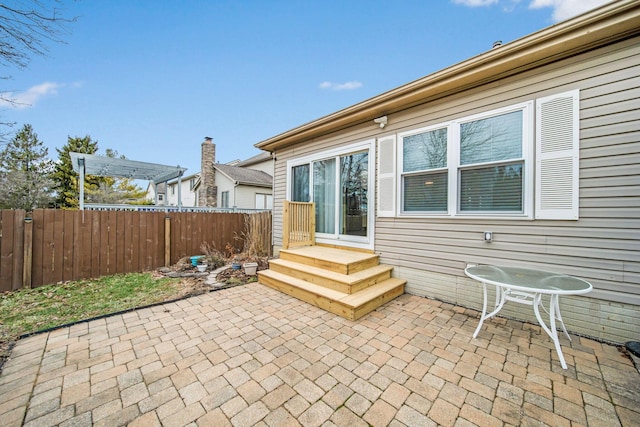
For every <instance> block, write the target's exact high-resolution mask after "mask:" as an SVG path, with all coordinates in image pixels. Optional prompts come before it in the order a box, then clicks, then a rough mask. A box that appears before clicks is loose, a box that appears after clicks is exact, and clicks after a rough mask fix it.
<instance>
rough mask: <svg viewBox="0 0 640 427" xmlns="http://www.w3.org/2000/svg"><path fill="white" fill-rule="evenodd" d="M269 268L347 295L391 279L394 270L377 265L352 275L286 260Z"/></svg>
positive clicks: (276, 261)
mask: <svg viewBox="0 0 640 427" xmlns="http://www.w3.org/2000/svg"><path fill="white" fill-rule="evenodd" d="M269 268H270V269H271V270H273V271H277V272H279V273H283V274H286V275H288V276H292V277H296V278H298V279H302V280H306V281H307V282H311V283H315V284H316V285H321V286H325V287H327V288H330V289H333V290H336V291H340V292H343V293H345V294H353V293H356V292H358V291H361V290H362V289H365V288H367V287H369V286H371V285H375V284H376V283H378V282H381V281H382V280H385V279H388V278H390V277H391V270H393V267H392V266H390V265H376V266H373V267H370V268H367V269H366V270H361V271H357V272H355V273H352V274H342V273H336V272H334V271H329V270H325V269H322V268H318V267H314V266H312V265H307V264H300V263H298V262H295V261H289V260H286V259H273V260H271V261H269Z"/></svg>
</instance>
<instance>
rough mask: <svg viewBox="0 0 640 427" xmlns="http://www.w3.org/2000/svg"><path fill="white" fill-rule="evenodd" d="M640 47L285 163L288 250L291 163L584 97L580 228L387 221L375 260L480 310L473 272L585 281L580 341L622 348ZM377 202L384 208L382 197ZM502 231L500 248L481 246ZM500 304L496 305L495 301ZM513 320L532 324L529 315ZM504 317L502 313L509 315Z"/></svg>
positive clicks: (639, 277)
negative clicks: (468, 270) (514, 271)
mask: <svg viewBox="0 0 640 427" xmlns="http://www.w3.org/2000/svg"><path fill="white" fill-rule="evenodd" d="M638 64H640V39H638V38H637V37H636V38H634V39H629V40H626V41H623V42H620V43H617V44H615V45H612V46H609V47H606V48H601V49H598V50H596V51H592V52H590V53H588V54H583V55H579V56H575V57H573V58H571V59H569V60H564V61H561V62H559V63H555V64H551V65H548V66H546V67H543V68H540V69H537V70H533V71H530V72H527V73H525V74H523V75H517V76H513V77H510V78H507V79H504V80H502V81H500V82H496V83H491V84H488V85H485V86H483V87H481V88H475V89H473V90H468V91H465V92H463V93H460V94H456V95H453V96H448V97H443V98H441V99H431V100H428V101H429V102H428V103H425V104H424V105H420V106H416V107H413V108H410V109H407V110H405V111H403V112H401V113H397V114H393V115H390V116H389V124H388V126H387V127H386V128H385V129H384V131H380V129H379V128H377V127H376V126H375V125H373V123H366V124H362V125H359V126H355V127H353V128H349V129H346V130H344V131H342V132H339V133H336V134H332V135H327V136H326V137H325V138H323V139H322V140H314V141H308V142H307V143H305V144H303V145H298V146H294V147H290V148H288V149H286V150H283V151H282V152H278V153H277V162H276V173H275V187H276V191H275V205H274V240H275V242H276V245H278V244H279V242H280V241H281V226H282V200H283V199H284V197H285V194H286V187H285V185H286V183H285V179H286V161H287V160H288V159H293V158H296V157H299V156H304V155H308V154H310V153H314V152H319V151H323V150H327V149H331V148H335V147H337V146H341V145H346V144H352V143H355V142H358V141H361V140H364V139H367V138H371V137H380V136H383V135H386V134H389V133H397V132H402V131H406V130H410V129H415V128H418V127H424V126H429V125H434V124H438V123H441V122H444V121H448V120H452V119H456V118H460V117H465V116H468V115H471V114H475V113H479V112H484V111H488V110H493V109H495V108H500V107H503V106H508V105H512V104H515V103H519V102H525V101H530V100H534V99H537V98H539V97H543V96H548V95H553V94H556V93H560V92H564V91H568V90H572V89H580V159H581V160H580V218H579V220H577V221H550V220H514V219H504V220H500V219H491V220H486V219H474V218H451V219H446V218H445V219H443V218H417V217H396V218H376V224H375V251H376V252H377V253H379V254H380V256H381V262H383V263H387V264H391V265H394V266H395V269H394V275H395V276H397V277H402V278H404V279H407V280H408V283H407V287H406V290H407V292H409V293H413V294H416V295H422V296H426V297H431V298H437V299H441V300H444V301H448V302H451V303H455V304H460V305H463V306H466V307H471V308H475V309H479V308H480V306H481V302H482V292H481V286H479V284H478V283H476V282H474V281H472V280H470V279H468V278H467V277H466V276H465V275H464V268H465V266H466V265H467V263H493V264H502V265H516V266H524V267H531V268H540V269H544V270H549V271H557V272H562V273H567V274H571V275H575V276H578V277H582V278H584V279H586V280H588V281H590V282H591V283H592V284H593V286H594V289H595V290H594V292H592V293H591V294H589V295H588V296H584V297H568V298H561V306H562V310H563V317H564V319H565V323H566V324H567V326H568V328H569V329H570V330H572V331H575V332H579V333H582V334H586V335H589V336H594V337H597V338H601V339H604V340H608V341H612V342H623V341H626V340H629V339H637V338H638V336H640V165H639V164H638V163H639V160H640V65H638ZM371 200H375V198H373V197H372V198H371ZM483 231H493V233H494V240H493V242H492V243H486V242H484V241H483V240H482V233H483ZM489 301H492V299H491V297H490V299H489ZM504 313H505V315H506V316H509V317H513V318H517V319H522V320H528V321H533V320H535V319H534V317H533V314H530V313H527V310H523V309H522V307H521V306H518V305H515V307H514V308H511V307H509V308H508V309H507V310H506V311H505V312H504ZM501 314H502V313H501Z"/></svg>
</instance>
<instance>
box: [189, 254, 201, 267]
mask: <svg viewBox="0 0 640 427" xmlns="http://www.w3.org/2000/svg"><path fill="white" fill-rule="evenodd" d="M200 258H204V255H196V256H192V257H190V258H189V259H190V260H191V265H193V266H194V267H195V266H197V265H198V260H199V259H200Z"/></svg>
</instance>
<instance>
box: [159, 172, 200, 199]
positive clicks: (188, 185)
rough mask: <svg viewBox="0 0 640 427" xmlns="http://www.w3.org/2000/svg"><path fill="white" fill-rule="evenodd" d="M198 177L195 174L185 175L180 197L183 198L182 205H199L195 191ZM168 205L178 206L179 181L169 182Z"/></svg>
mask: <svg viewBox="0 0 640 427" xmlns="http://www.w3.org/2000/svg"><path fill="white" fill-rule="evenodd" d="M196 179H197V177H196V176H195V175H192V176H187V177H184V178H183V179H182V181H181V183H180V185H181V187H182V189H181V194H180V198H181V199H182V206H197V204H196V202H197V196H196V193H195V191H193V184H194V182H195V180H196ZM166 199H167V200H166V202H165V205H167V206H178V181H172V182H169V183H167V194H166Z"/></svg>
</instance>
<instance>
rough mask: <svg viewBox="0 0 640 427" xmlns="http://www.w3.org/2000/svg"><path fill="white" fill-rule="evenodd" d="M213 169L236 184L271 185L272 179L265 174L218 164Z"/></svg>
mask: <svg viewBox="0 0 640 427" xmlns="http://www.w3.org/2000/svg"><path fill="white" fill-rule="evenodd" d="M213 168H214V169H215V170H216V171H219V172H220V173H221V174H223V175H225V176H226V177H227V178H229V179H230V180H231V181H235V182H236V184H243V185H255V186H257V187H271V186H272V183H273V178H272V177H271V175H269V174H268V173H266V172H262V171H258V170H254V169H248V168H243V167H240V166H231V165H222V164H219V163H216V164H215V165H213Z"/></svg>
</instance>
